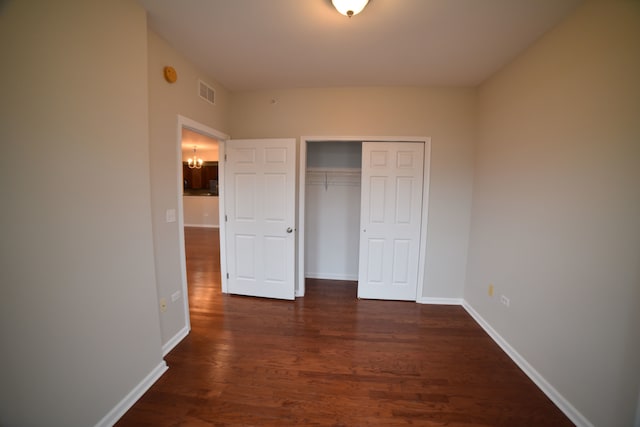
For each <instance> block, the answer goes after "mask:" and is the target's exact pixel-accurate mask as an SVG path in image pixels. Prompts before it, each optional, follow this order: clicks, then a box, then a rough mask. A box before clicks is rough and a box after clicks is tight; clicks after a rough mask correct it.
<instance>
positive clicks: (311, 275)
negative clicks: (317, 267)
mask: <svg viewBox="0 0 640 427" xmlns="http://www.w3.org/2000/svg"><path fill="white" fill-rule="evenodd" d="M304 276H305V278H307V279H324V280H349V281H357V280H358V275H357V274H335V273H309V272H307V273H304Z"/></svg>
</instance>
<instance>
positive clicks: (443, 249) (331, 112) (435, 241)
mask: <svg viewBox="0 0 640 427" xmlns="http://www.w3.org/2000/svg"><path fill="white" fill-rule="evenodd" d="M231 99H232V103H231V126H230V129H231V134H232V137H234V138H268V137H297V138H299V137H300V136H367V135H370V136H429V137H431V138H432V156H431V159H432V160H431V187H430V202H429V218H428V220H429V227H428V246H427V265H426V271H425V273H426V277H425V284H424V296H425V297H444V298H462V293H463V286H464V280H465V268H466V253H467V240H468V235H469V212H470V207H471V186H472V181H471V180H472V162H473V142H474V140H473V138H474V123H475V122H474V120H475V91H474V90H473V89H448V88H413V87H406V88H335V89H331V88H323V89H293V90H278V91H258V92H240V93H234V94H232V97H231ZM273 101H275V103H274V102H273Z"/></svg>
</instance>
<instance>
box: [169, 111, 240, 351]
mask: <svg viewBox="0 0 640 427" xmlns="http://www.w3.org/2000/svg"><path fill="white" fill-rule="evenodd" d="M183 128H186V129H189V130H192V131H194V132H198V133H200V134H203V135H206V136H208V137H211V138H214V139H216V140H218V153H219V156H220V157H221V158H222V155H223V147H224V143H225V142H226V141H227V140H228V139H229V135H227V134H225V133H222V132H220V131H219V130H216V129H214V128H211V127H209V126H207V125H204V124H202V123H200V122H197V121H195V120H192V119H190V118H188V117H185V116H181V115H180V114H178V126H177V129H176V159H177V164H176V166H177V170H178V173H177V176H176V184H177V189H178V199H177V205H176V206H178V212H177V215H176V216H177V219H178V246H179V252H180V278H181V281H182V286H181V289H182V301H183V306H184V317H185V318H184V322H185V323H184V324H185V328H184V330H185V331H186V332H187V333H188V331H190V330H191V320H190V318H189V289H188V287H187V253H186V249H185V243H184V203H183V190H184V181H183V178H182V129H183ZM222 163H224V162H220V161H218V165H221V164H222ZM220 173H221V172H220V166H219V168H218V175H220ZM218 183H219V185H218V196H219V198H220V207H219V210H220V212H223V210H222V208H223V206H222V197H220V192H221V191H223V189H224V185H223V184H224V183H223V182H221V181H220V179H219V178H218ZM223 224H224V223H223V217H222V216H221V217H220V241H221V242H222V234H223ZM225 256H226V254H223V251H222V250H221V251H220V266H221V270H222V265H223V261H224V260H225ZM225 265H226V263H225ZM221 274H222V273H221ZM222 283H223V291H224V285H225V280H224V277H223V280H222ZM185 336H186V335H185ZM167 352H168V351H167ZM165 354H166V353H165Z"/></svg>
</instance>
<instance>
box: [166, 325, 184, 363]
mask: <svg viewBox="0 0 640 427" xmlns="http://www.w3.org/2000/svg"><path fill="white" fill-rule="evenodd" d="M190 330H191V329H190V328H189V327H188V326H185V327H184V328H182V329H181V330H180V331H178V333H177V334H175V335H174V336H173V337H171V339H170V340H169V341H167V342H166V343H164V345H163V346H162V357H164V356H166V355H167V354H168V353H169V352H170V351H171V350H173V348H174V347H175V346H177V345H178V344H180V341H182V340H183V339H184V338H185V337H186V336H187V335H189V331H190Z"/></svg>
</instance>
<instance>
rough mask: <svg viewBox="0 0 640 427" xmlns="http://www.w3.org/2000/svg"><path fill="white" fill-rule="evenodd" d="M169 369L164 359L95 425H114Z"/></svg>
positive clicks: (99, 426)
mask: <svg viewBox="0 0 640 427" xmlns="http://www.w3.org/2000/svg"><path fill="white" fill-rule="evenodd" d="M167 369H169V367H168V366H167V364H166V363H165V361H164V360H163V361H162V362H160V363H159V364H158V366H156V367H155V368H153V370H152V371H151V372H150V373H149V375H147V376H146V377H145V378H144V379H143V380H142V381H140V383H138V385H137V386H135V387H134V388H133V390H131V391H130V392H129V394H127V395H126V396H125V397H124V399H122V400H121V401H120V402H118V404H117V405H116V406H114V407H113V409H111V410H110V411H109V413H107V415H105V416H104V417H103V418H102V419H101V420H100V421H98V424H96V426H95V427H112V426H113V425H114V424H115V423H117V422H118V420H119V419H120V418H122V416H123V415H124V414H125V413H126V412H127V411H128V410H129V409H131V407H132V406H133V405H134V404H135V403H136V402H137V401H138V399H140V398H141V397H142V395H143V394H145V392H146V391H147V390H149V388H151V386H152V385H153V384H154V383H155V382H156V381H158V379H159V378H160V377H161V376H162V374H164V373H165V371H166V370H167Z"/></svg>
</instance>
